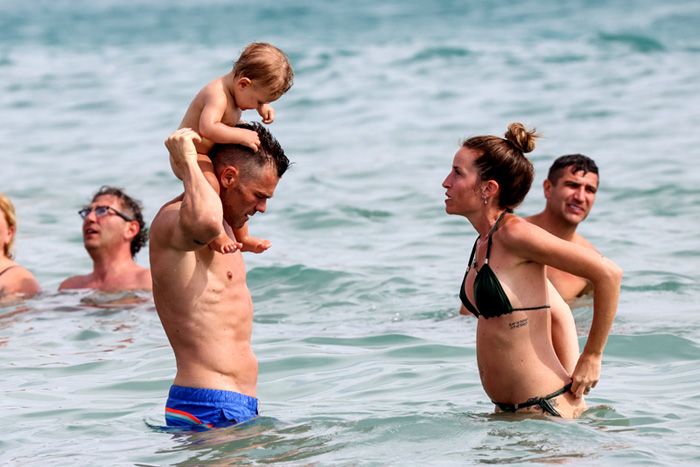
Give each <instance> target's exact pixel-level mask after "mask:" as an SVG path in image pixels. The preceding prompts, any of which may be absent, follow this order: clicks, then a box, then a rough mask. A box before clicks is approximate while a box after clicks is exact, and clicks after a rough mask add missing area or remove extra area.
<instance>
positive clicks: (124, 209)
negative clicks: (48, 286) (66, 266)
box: [58, 186, 151, 292]
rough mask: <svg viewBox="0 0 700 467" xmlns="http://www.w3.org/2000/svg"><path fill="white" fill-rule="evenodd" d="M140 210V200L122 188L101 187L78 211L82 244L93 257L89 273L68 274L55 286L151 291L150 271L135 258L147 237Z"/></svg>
mask: <svg viewBox="0 0 700 467" xmlns="http://www.w3.org/2000/svg"><path fill="white" fill-rule="evenodd" d="M141 211H142V206H141V203H140V202H139V201H137V200H135V199H134V198H132V197H130V196H129V195H127V194H126V193H125V192H124V190H122V189H120V188H115V187H111V186H103V187H101V188H100V189H99V190H98V191H97V193H95V195H94V196H93V197H92V202H91V203H90V205H89V206H86V207H84V208H83V209H81V210H80V211H79V212H78V214H80V217H82V219H83V244H84V246H85V249H86V250H87V252H88V254H89V255H90V257H91V258H92V262H93V269H92V272H91V273H89V274H85V275H82V276H73V277H69V278H68V279H66V280H64V281H63V282H62V283H61V285H60V286H59V288H58V289H59V290H66V289H96V290H100V291H103V292H118V291H125V290H151V273H150V271H149V270H148V269H146V268H144V267H141V266H139V265H138V264H136V262H135V261H134V257H135V256H136V253H138V252H139V250H140V249H141V248H142V247H143V246H144V245H145V244H146V241H147V239H148V229H147V228H146V223H145V222H144V220H143V214H142V212H141Z"/></svg>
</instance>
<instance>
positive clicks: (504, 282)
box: [443, 123, 622, 418]
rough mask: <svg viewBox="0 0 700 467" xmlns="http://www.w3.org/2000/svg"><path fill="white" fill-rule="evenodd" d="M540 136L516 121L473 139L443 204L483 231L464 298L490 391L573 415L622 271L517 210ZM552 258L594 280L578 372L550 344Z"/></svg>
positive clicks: (534, 408)
mask: <svg viewBox="0 0 700 467" xmlns="http://www.w3.org/2000/svg"><path fill="white" fill-rule="evenodd" d="M536 137H537V135H536V133H535V132H534V131H528V130H527V129H526V128H525V127H524V126H523V125H522V124H520V123H512V124H511V125H509V127H508V131H507V132H506V134H505V139H503V138H499V137H496V136H475V137H472V138H469V139H467V140H466V141H465V142H464V143H463V144H462V147H461V148H460V149H459V150H458V151H457V153H456V154H455V156H454V160H453V163H452V170H451V172H450V174H449V175H448V176H447V178H446V179H445V181H444V182H443V187H444V188H445V189H446V193H445V194H446V200H445V209H446V211H447V213H448V214H454V215H461V216H464V217H466V218H467V220H469V222H470V223H471V224H472V226H473V227H474V228H475V229H476V231H477V233H478V234H479V236H478V237H477V239H476V242H475V243H474V247H473V249H472V253H471V256H470V258H469V264H468V267H467V271H466V273H465V276H464V280H463V282H462V285H461V287H460V298H461V300H462V303H463V304H464V306H465V307H466V308H467V309H468V310H469V311H470V312H471V313H472V314H474V316H476V317H477V319H478V324H477V331H476V332H477V338H476V354H477V362H478V366H479V375H480V377H481V383H482V385H483V387H484V390H485V392H486V394H487V395H488V396H489V398H490V399H491V401H492V402H493V403H494V404H495V405H496V410H497V411H504V412H533V413H539V414H548V415H552V416H560V417H565V418H575V417H578V416H579V415H580V414H581V413H582V412H583V411H584V410H585V408H586V404H585V401H584V398H583V396H584V395H585V394H588V393H589V391H590V390H591V388H593V387H595V386H596V384H597V383H598V380H599V379H600V372H601V363H602V355H603V349H604V348H605V344H606V342H607V338H608V334H609V332H610V329H611V327H612V324H613V320H614V317H615V313H616V309H617V301H618V297H619V293H620V283H621V279H622V271H621V270H620V268H619V267H618V266H616V265H615V264H614V263H613V262H612V261H610V260H608V259H606V258H604V257H602V256H600V255H591V254H590V250H589V249H587V248H584V247H582V246H580V245H577V244H575V243H572V242H567V241H565V240H562V239H560V238H558V237H556V236H554V235H552V234H549V233H548V232H547V231H545V230H543V229H541V228H540V227H538V226H536V225H534V224H531V223H529V222H527V221H526V220H524V219H522V218H520V217H518V216H516V215H514V214H513V213H512V210H513V209H514V208H515V207H516V206H518V205H519V204H520V203H521V202H522V200H523V198H524V197H525V195H526V194H527V192H528V191H529V189H530V186H531V184H532V179H533V173H534V169H533V167H532V164H531V162H530V161H529V160H528V159H527V158H526V157H525V155H524V154H525V153H528V152H531V151H532V150H533V149H534V147H535V138H536ZM545 266H553V267H555V268H557V269H560V270H563V271H566V272H569V273H571V274H574V275H577V276H580V277H584V278H586V279H587V280H589V281H591V283H592V284H593V286H594V292H593V321H592V323H591V328H590V331H589V333H588V339H587V341H586V345H585V347H584V349H583V352H582V354H581V356H580V357H579V359H578V361H577V363H576V366H575V369H574V371H573V374H571V373H569V372H568V371H567V370H566V368H565V367H564V366H563V365H562V363H561V361H560V360H559V358H558V356H557V354H556V352H555V349H554V346H553V343H552V335H551V314H550V303H551V302H550V300H553V298H554V297H551V295H556V294H555V292H556V291H555V290H554V289H553V288H552V287H550V288H548V285H547V284H548V281H547V276H546V273H545ZM557 297H558V295H557ZM559 299H561V298H560V297H559Z"/></svg>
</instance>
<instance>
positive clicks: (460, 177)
mask: <svg viewBox="0 0 700 467" xmlns="http://www.w3.org/2000/svg"><path fill="white" fill-rule="evenodd" d="M477 156H478V152H477V151H475V150H474V149H471V148H465V147H461V148H460V149H459V151H457V154H455V157H454V160H453V161H452V170H451V171H450V174H449V175H448V176H447V178H445V180H444V181H443V182H442V187H443V188H445V190H446V191H445V196H446V198H445V211H446V212H447V214H458V215H462V216H466V215H467V214H469V213H471V212H474V211H475V210H478V209H479V208H480V207H481V206H483V201H482V199H481V193H480V191H479V187H480V186H481V179H480V177H479V174H478V172H477V170H476V167H475V166H474V161H475V160H476V158H477Z"/></svg>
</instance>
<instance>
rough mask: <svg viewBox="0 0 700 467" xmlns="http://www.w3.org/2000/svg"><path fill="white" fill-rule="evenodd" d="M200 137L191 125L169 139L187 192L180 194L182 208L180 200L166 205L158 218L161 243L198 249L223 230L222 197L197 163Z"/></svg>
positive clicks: (174, 166) (168, 141)
mask: <svg viewBox="0 0 700 467" xmlns="http://www.w3.org/2000/svg"><path fill="white" fill-rule="evenodd" d="M199 140H200V137H199V135H198V134H197V133H195V132H194V131H192V130H190V129H189V128H181V129H179V130H177V131H175V132H174V133H173V134H172V135H170V136H169V137H168V139H166V140H165V146H166V147H167V148H168V151H169V152H170V161H171V164H172V167H173V170H174V171H175V173H176V175H178V177H180V178H181V179H182V183H183V185H184V188H185V192H184V193H183V194H182V195H181V196H180V198H179V200H181V202H180V203H179V209H177V208H176V206H177V203H176V204H169V205H166V206H165V207H164V208H163V210H161V212H160V213H159V215H158V216H157V219H156V220H154V225H153V226H152V228H153V230H155V232H153V234H154V235H156V234H157V235H158V237H157V238H156V241H157V243H158V244H160V245H161V246H170V247H172V248H174V249H178V250H196V249H199V248H202V247H203V246H205V245H207V244H208V243H209V242H211V241H212V240H213V239H214V238H216V237H217V236H218V235H219V234H220V233H221V232H222V231H223V208H222V206H221V200H220V199H219V195H218V194H217V193H216V191H214V189H213V188H212V187H211V185H210V184H209V182H207V180H206V178H205V177H204V175H203V173H202V170H201V168H200V167H199V164H198V163H197V150H196V149H195V146H194V142H193V141H199ZM156 221H158V222H156Z"/></svg>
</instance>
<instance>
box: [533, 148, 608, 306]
mask: <svg viewBox="0 0 700 467" xmlns="http://www.w3.org/2000/svg"><path fill="white" fill-rule="evenodd" d="M598 181H599V180H598V166H597V165H596V163H595V162H594V161H593V159H591V158H590V157H587V156H584V155H582V154H571V155H566V156H561V157H559V158H558V159H556V160H555V161H554V163H553V164H552V166H551V167H550V169H549V174H548V175H547V179H546V180H545V181H544V183H543V187H544V197H545V199H546V200H547V201H546V205H545V208H544V210H543V211H542V212H541V213H539V214H535V215H534V216H530V217H528V218H527V220H528V221H530V222H532V223H533V224H535V225H538V226H540V227H542V228H543V229H545V230H547V231H548V232H550V233H551V234H553V235H556V236H557V237H559V238H562V239H564V240H568V241H570V242H573V243H576V244H579V245H582V246H585V247H586V248H590V249H591V250H593V251H595V248H594V247H593V245H592V244H591V243H590V242H589V241H588V240H586V239H585V238H583V237H582V236H581V235H580V234H578V233H577V232H576V228H577V227H578V225H579V224H580V223H581V222H583V220H584V219H586V217H588V214H589V213H590V212H591V209H592V208H593V203H594V202H595V196H596V192H597V191H598ZM547 277H548V278H549V280H550V281H552V284H554V287H556V289H557V290H558V291H559V294H560V295H561V296H562V298H563V299H564V300H566V301H571V300H573V299H574V298H576V297H579V296H581V295H583V294H585V293H587V292H589V291H590V284H589V283H588V282H587V281H586V280H585V279H583V278H581V277H577V276H574V275H571V274H568V273H565V272H563V271H560V270H558V269H554V268H551V267H548V268H547Z"/></svg>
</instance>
